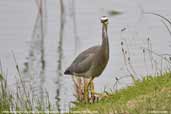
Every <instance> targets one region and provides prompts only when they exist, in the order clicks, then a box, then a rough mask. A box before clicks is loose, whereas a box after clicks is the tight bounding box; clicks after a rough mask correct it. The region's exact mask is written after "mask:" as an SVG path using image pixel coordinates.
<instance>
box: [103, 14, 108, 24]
mask: <svg viewBox="0 0 171 114" xmlns="http://www.w3.org/2000/svg"><path fill="white" fill-rule="evenodd" d="M101 23H102V24H104V25H107V24H108V17H106V16H102V17H101Z"/></svg>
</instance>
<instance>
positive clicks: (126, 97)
mask: <svg viewBox="0 0 171 114" xmlns="http://www.w3.org/2000/svg"><path fill="white" fill-rule="evenodd" d="M72 110H73V111H75V110H76V111H83V110H90V111H97V112H98V113H99V114H120V113H122V114H148V113H150V111H154V113H155V111H158V113H159V112H160V113H162V111H166V112H168V113H169V111H171V73H165V74H163V75H161V76H148V77H145V78H143V79H142V80H141V81H140V80H137V81H136V82H135V84H133V85H132V86H128V87H127V88H124V89H121V90H119V91H118V92H115V93H112V94H111V95H110V96H109V97H106V98H104V99H102V100H100V101H99V102H97V103H95V104H78V105H77V106H76V107H74V108H73V109H72ZM166 112H165V113H166Z"/></svg>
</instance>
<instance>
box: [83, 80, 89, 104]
mask: <svg viewBox="0 0 171 114" xmlns="http://www.w3.org/2000/svg"><path fill="white" fill-rule="evenodd" d="M88 87H89V83H88V82H87V80H86V79H84V102H85V103H88V100H89V91H88Z"/></svg>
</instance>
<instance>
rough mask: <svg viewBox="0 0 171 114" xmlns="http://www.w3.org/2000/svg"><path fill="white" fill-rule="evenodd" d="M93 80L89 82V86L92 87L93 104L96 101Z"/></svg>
mask: <svg viewBox="0 0 171 114" xmlns="http://www.w3.org/2000/svg"><path fill="white" fill-rule="evenodd" d="M93 79H94V78H91V79H90V81H89V84H88V86H89V87H90V93H91V100H92V102H94V101H95V99H96V98H95V90H94V83H93Z"/></svg>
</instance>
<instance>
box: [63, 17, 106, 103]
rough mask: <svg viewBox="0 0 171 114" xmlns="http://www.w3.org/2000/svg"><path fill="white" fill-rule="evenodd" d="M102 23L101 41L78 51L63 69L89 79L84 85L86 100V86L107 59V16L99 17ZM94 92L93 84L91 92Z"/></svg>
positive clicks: (85, 98) (87, 86)
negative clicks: (74, 57) (80, 51)
mask: <svg viewBox="0 0 171 114" xmlns="http://www.w3.org/2000/svg"><path fill="white" fill-rule="evenodd" d="M101 23H102V43H101V45H97V46H93V47H90V48H88V49H87V50H85V51H83V52H82V53H80V54H79V55H78V56H77V57H76V59H75V60H74V61H73V62H72V64H71V65H70V66H69V67H68V68H67V69H66V70H65V72H64V74H68V75H75V76H78V77H84V78H89V79H90V81H89V83H88V84H87V85H85V86H84V100H85V101H86V102H87V101H88V88H89V86H90V85H91V84H93V79H94V78H95V77H98V76H99V75H100V74H101V73H102V72H103V70H104V69H105V67H106V65H107V63H108V60H109V42H108V33H107V25H108V18H107V17H106V16H103V17H101ZM93 93H94V86H93V90H92V94H93Z"/></svg>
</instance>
